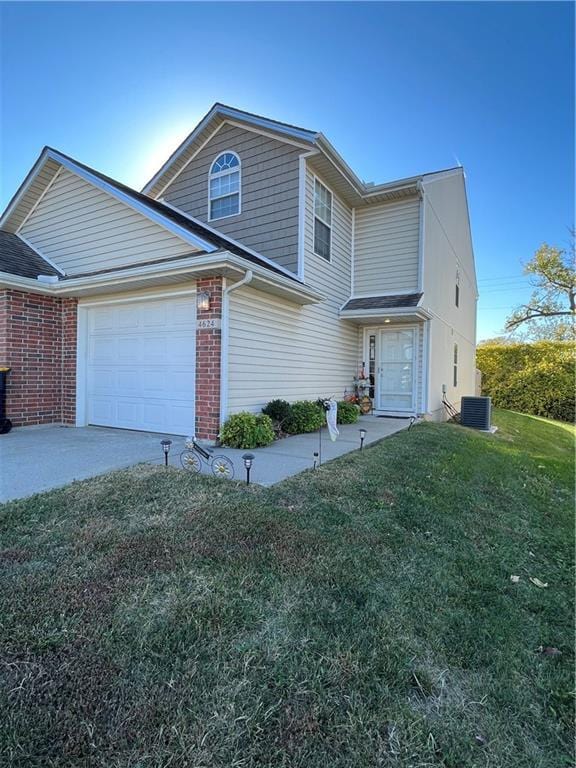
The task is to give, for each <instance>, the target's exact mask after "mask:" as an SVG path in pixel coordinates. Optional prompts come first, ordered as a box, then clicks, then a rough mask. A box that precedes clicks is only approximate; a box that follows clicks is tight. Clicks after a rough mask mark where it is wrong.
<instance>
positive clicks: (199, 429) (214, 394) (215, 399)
mask: <svg viewBox="0 0 576 768" xmlns="http://www.w3.org/2000/svg"><path fill="white" fill-rule="evenodd" d="M196 289H197V291H198V293H201V292H203V291H206V292H208V293H209V294H210V309H209V310H207V311H204V312H203V311H202V310H200V309H199V310H198V320H221V319H222V278H221V277H210V278H202V279H200V280H197V281H196ZM220 351H221V330H220V328H218V329H209V328H202V329H200V328H199V329H198V330H197V331H196V436H197V437H199V438H204V439H206V440H214V439H215V438H216V437H217V436H218V432H219V429H220V360H221V358H220Z"/></svg>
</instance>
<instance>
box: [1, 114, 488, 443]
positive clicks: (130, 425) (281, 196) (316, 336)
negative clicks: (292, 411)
mask: <svg viewBox="0 0 576 768" xmlns="http://www.w3.org/2000/svg"><path fill="white" fill-rule="evenodd" d="M0 230H1V232H0V365H3V364H4V365H7V366H10V367H11V369H12V370H11V372H10V380H9V381H10V383H9V393H8V416H9V417H10V418H11V419H12V420H13V422H14V423H15V424H17V425H27V424H38V423H55V422H56V423H65V424H71V425H86V424H95V425H104V426H111V427H120V428H126V429H137V430H150V431H157V432H164V433H172V434H189V433H193V432H195V433H196V434H197V435H198V436H199V437H202V438H206V439H214V438H215V437H216V436H217V434H218V431H219V427H220V424H221V423H222V422H223V420H224V419H225V418H226V417H227V416H228V415H229V414H231V413H235V412H238V411H241V410H250V411H258V410H259V409H260V408H261V407H262V406H263V405H264V404H265V403H266V402H267V401H269V400H271V399H273V398H283V399H286V400H289V401H295V400H299V399H316V398H317V397H326V396H329V395H335V396H336V397H342V395H343V394H344V392H345V391H348V392H350V391H351V389H352V383H353V378H354V376H356V375H357V374H358V373H359V371H360V369H361V368H362V366H363V365H364V366H365V369H366V372H367V373H369V374H370V376H371V377H372V381H373V387H372V390H371V394H372V395H373V398H374V410H375V412H376V413H379V414H382V415H411V414H417V415H423V416H425V417H429V418H435V419H439V418H443V416H444V409H443V406H442V398H443V394H444V393H445V394H446V396H447V398H448V399H449V400H450V401H452V402H454V403H455V404H456V405H458V403H459V399H460V397H461V396H462V395H464V394H473V393H474V378H475V377H474V374H475V365H474V358H475V336H476V300H477V286H476V278H475V268H474V257H473V251H472V241H471V233H470V224H469V217H468V208H467V201H466V189H465V179H464V173H463V170H462V169H461V168H453V169H450V170H446V171H439V172H436V173H426V174H422V175H421V176H416V177H412V178H407V179H401V180H399V181H394V182H388V183H386V184H366V183H363V182H362V181H361V180H360V179H359V178H358V177H357V176H356V175H355V173H354V172H353V171H352V170H351V169H350V168H349V166H348V165H347V164H346V163H345V161H344V160H343V159H342V158H341V157H340V155H339V154H338V153H337V152H336V150H335V149H334V148H333V147H332V145H331V144H330V143H329V141H328V140H327V139H326V138H325V137H324V136H323V135H322V134H321V133H316V132H314V131H309V130H305V129H302V128H297V127H295V126H292V125H287V124H284V123H281V122H278V121H275V120H271V119H268V118H264V117H260V116H257V115H253V114H250V113H247V112H243V111H240V110H237V109H233V108H231V107H227V106H224V105H221V104H216V105H215V106H214V107H213V108H212V109H211V110H210V112H209V113H208V114H207V115H206V117H205V118H204V119H203V120H202V121H201V122H200V123H199V124H198V126H197V127H196V128H195V129H194V130H193V131H192V133H191V134H190V135H189V136H188V138H187V139H186V140H185V141H184V142H183V143H182V145H181V146H180V147H179V148H178V149H177V151H176V152H175V153H174V154H173V155H172V156H171V157H170V158H169V159H168V160H167V162H166V163H165V164H164V166H163V167H162V168H161V169H160V170H159V171H158V173H157V174H156V175H155V176H154V177H153V178H152V179H151V180H150V182H149V183H148V184H147V185H146V186H145V188H144V189H143V190H142V192H137V191H135V190H133V189H130V188H129V187H126V186H125V185H123V184H121V183H119V182H117V181H115V180H113V179H111V178H109V177H107V176H104V175H103V174H101V173H99V172H97V171H95V170H93V169H92V168H89V167H87V166H85V165H83V164H82V163H79V162H77V161H75V160H73V159H71V158H70V157H68V156H66V155H64V154H62V153H61V152H58V151H56V150H53V149H50V148H48V147H47V148H45V149H44V150H43V152H42V153H41V155H40V157H39V158H38V161H37V162H36V164H35V165H34V167H33V168H32V170H31V171H30V173H29V174H28V176H27V177H26V179H25V180H24V182H23V184H22V185H21V187H20V188H19V189H18V191H17V192H16V194H15V195H14V197H13V199H12V201H11V202H10V204H9V205H8V207H7V208H6V210H5V212H4V214H3V215H2V217H1V219H0Z"/></svg>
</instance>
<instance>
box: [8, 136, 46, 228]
mask: <svg viewBox="0 0 576 768" xmlns="http://www.w3.org/2000/svg"><path fill="white" fill-rule="evenodd" d="M47 155H48V147H44V149H43V150H42V152H41V153H40V157H39V158H38V159H37V160H36V162H35V163H34V165H33V166H32V168H31V169H30V170H29V172H28V175H27V176H26V178H25V179H24V181H23V182H22V184H21V186H20V189H19V190H18V192H17V193H16V194H15V195H14V197H13V198H12V200H11V201H10V202H9V203H8V205H7V207H6V209H5V210H4V213H3V214H2V216H1V217H0V229H2V228H3V226H4V224H5V223H6V220H7V219H8V218H9V217H10V214H11V213H12V211H13V210H14V209H15V208H16V207H17V205H18V203H19V202H20V200H21V199H22V198H23V196H24V195H25V194H26V192H28V188H29V187H30V184H32V182H33V181H34V179H35V178H36V176H37V175H38V173H39V172H40V170H41V169H42V166H43V165H44V163H45V162H46V159H47Z"/></svg>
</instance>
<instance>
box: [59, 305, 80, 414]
mask: <svg viewBox="0 0 576 768" xmlns="http://www.w3.org/2000/svg"><path fill="white" fill-rule="evenodd" d="M77 316H78V299H62V422H63V423H64V424H75V423H76V350H77V337H78V328H77Z"/></svg>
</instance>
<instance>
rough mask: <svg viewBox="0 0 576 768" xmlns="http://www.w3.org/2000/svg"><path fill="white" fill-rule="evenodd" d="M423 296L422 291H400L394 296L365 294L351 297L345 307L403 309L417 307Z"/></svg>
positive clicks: (343, 309) (347, 308)
mask: <svg viewBox="0 0 576 768" xmlns="http://www.w3.org/2000/svg"><path fill="white" fill-rule="evenodd" d="M421 298H422V294H421V293H408V294H406V293H400V294H396V295H394V296H364V297H362V298H361V299H350V301H349V302H347V303H346V304H345V305H344V306H343V307H342V311H343V312H345V311H346V310H349V309H398V308H401V309H403V308H404V307H407V308H409V307H417V306H418V302H419V301H420V299H421Z"/></svg>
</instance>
